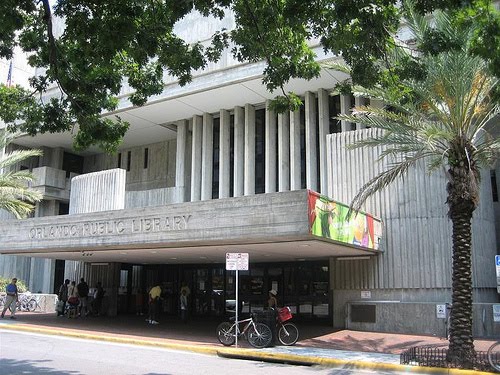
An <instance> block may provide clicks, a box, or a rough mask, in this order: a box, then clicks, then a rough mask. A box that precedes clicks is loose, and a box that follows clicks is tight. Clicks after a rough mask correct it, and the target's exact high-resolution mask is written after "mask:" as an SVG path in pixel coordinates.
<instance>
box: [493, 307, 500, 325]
mask: <svg viewBox="0 0 500 375" xmlns="http://www.w3.org/2000/svg"><path fill="white" fill-rule="evenodd" d="M493 321H494V322H496V323H498V322H500V305H493Z"/></svg>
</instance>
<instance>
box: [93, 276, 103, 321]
mask: <svg viewBox="0 0 500 375" xmlns="http://www.w3.org/2000/svg"><path fill="white" fill-rule="evenodd" d="M105 293H106V291H105V290H104V289H103V287H102V284H101V282H100V281H99V282H98V283H97V285H96V287H95V291H94V300H93V301H92V311H93V313H94V315H95V316H99V314H100V313H101V307H102V300H103V299H104V294H105Z"/></svg>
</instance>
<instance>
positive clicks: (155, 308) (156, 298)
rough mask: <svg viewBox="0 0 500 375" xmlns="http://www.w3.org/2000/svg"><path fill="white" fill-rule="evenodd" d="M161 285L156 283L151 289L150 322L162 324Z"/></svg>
mask: <svg viewBox="0 0 500 375" xmlns="http://www.w3.org/2000/svg"><path fill="white" fill-rule="evenodd" d="M160 299H161V286H159V285H156V286H154V287H152V288H151V290H150V291H149V320H148V323H149V324H160V323H159V322H158V313H159V310H160Z"/></svg>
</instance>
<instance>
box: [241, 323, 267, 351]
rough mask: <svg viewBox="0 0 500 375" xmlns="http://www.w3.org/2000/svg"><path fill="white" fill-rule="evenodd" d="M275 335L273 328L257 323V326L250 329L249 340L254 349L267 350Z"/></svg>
mask: <svg viewBox="0 0 500 375" xmlns="http://www.w3.org/2000/svg"><path fill="white" fill-rule="evenodd" d="M272 339H273V334H272V332H271V328H269V327H268V326H267V325H265V324H264V323H255V325H252V326H250V328H248V336H247V340H248V342H249V344H250V345H252V346H253V347H254V348H257V349H261V348H265V347H266V346H268V345H269V344H270V343H271V340H272Z"/></svg>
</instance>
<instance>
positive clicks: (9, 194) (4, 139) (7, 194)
mask: <svg viewBox="0 0 500 375" xmlns="http://www.w3.org/2000/svg"><path fill="white" fill-rule="evenodd" d="M17 136H19V134H12V133H9V132H7V131H5V130H0V150H4V148H5V147H7V146H8V145H9V144H10V143H11V142H12V141H13V140H14V139H15V138H16V137H17ZM41 154H42V152H41V151H40V150H14V151H11V152H5V153H4V154H3V155H1V157H0V209H3V210H6V211H7V212H10V213H11V214H14V215H15V216H16V217H17V218H18V219H21V218H25V217H27V216H28V215H29V214H30V213H31V212H32V211H33V209H34V208H35V203H36V202H39V201H40V200H41V199H42V194H41V193H40V192H38V191H36V190H33V189H31V188H29V187H28V183H29V182H32V181H33V180H34V177H33V174H32V173H31V172H29V171H27V170H19V171H16V170H15V169H14V168H13V167H15V165H16V164H17V163H19V162H21V161H23V160H26V159H27V158H30V157H34V156H40V155H41Z"/></svg>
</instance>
